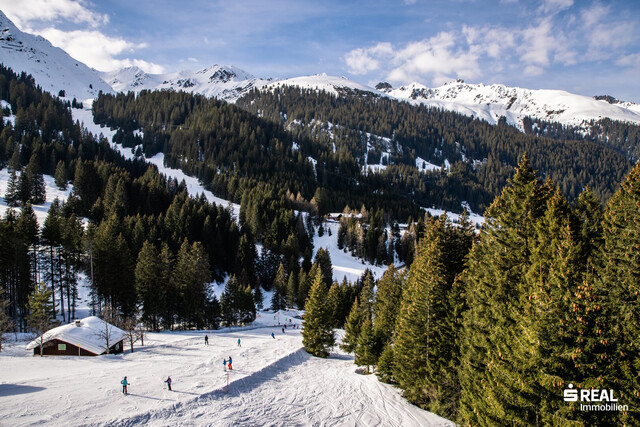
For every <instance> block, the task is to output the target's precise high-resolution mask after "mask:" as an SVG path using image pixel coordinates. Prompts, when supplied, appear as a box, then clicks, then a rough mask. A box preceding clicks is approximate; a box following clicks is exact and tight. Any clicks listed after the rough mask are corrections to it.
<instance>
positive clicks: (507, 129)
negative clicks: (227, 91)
mask: <svg viewBox="0 0 640 427" xmlns="http://www.w3.org/2000/svg"><path fill="white" fill-rule="evenodd" d="M0 98H2V100H4V101H6V102H7V103H8V104H9V105H10V111H4V112H3V114H4V115H5V116H9V115H11V116H14V117H15V118H14V120H13V121H7V122H5V120H2V121H0V164H1V165H2V167H3V168H4V167H7V168H8V170H9V173H10V182H9V185H8V187H9V188H8V189H7V192H6V194H4V195H3V197H4V198H5V200H6V202H7V204H8V205H9V206H11V207H12V209H9V210H8V211H7V214H6V215H5V216H4V217H3V218H2V219H1V220H0V241H1V242H2V244H1V245H0V285H1V286H2V288H3V289H2V290H0V308H2V309H3V310H2V317H1V318H0V325H2V326H3V328H4V329H9V328H13V329H15V330H21V331H24V330H27V329H28V328H29V326H30V324H28V321H27V319H29V318H30V317H29V316H30V315H32V314H33V313H32V311H35V310H34V305H33V304H34V303H33V301H36V299H35V297H34V295H36V296H38V297H40V299H44V300H46V301H47V302H46V305H45V306H46V307H47V308H46V311H49V312H50V315H51V318H54V317H56V316H57V317H59V318H62V320H63V321H64V322H69V321H70V320H71V319H73V318H74V317H75V313H74V310H75V307H76V306H77V297H78V289H77V286H78V281H79V278H80V276H81V275H84V276H85V277H87V280H88V281H89V282H90V283H91V286H92V290H93V295H92V299H93V301H94V305H95V310H96V312H101V311H103V312H105V313H106V312H115V313H116V317H119V318H120V319H121V321H123V322H124V320H125V319H128V320H133V321H134V322H142V323H143V324H144V325H146V327H147V328H148V329H152V330H160V329H174V328H195V329H205V328H217V327H219V326H221V325H237V324H243V323H248V322H251V321H253V320H254V319H255V317H256V310H257V309H259V308H261V307H262V305H269V306H271V307H272V309H273V310H278V309H282V308H289V307H295V308H299V309H304V310H306V318H305V329H304V331H303V344H304V346H305V347H306V348H307V350H308V351H309V352H310V353H312V354H314V355H316V356H319V357H327V356H329V355H330V351H331V348H332V347H333V346H334V345H335V344H336V343H335V337H334V333H333V330H334V329H335V328H343V329H344V337H343V339H342V340H341V342H340V346H341V347H342V349H343V350H345V351H347V352H353V354H354V361H355V363H356V364H357V365H359V366H361V367H362V368H361V369H362V371H363V373H369V372H373V373H375V374H376V375H377V376H378V379H379V380H380V381H384V382H387V383H390V384H394V385H396V386H397V387H399V388H400V389H401V390H402V392H403V395H404V397H405V398H406V399H408V400H409V401H411V402H412V403H414V404H415V405H418V406H420V407H422V408H424V409H427V410H429V411H432V412H434V413H436V414H439V415H441V416H443V417H445V418H448V419H450V420H453V421H456V422H458V423H460V424H462V425H523V426H528V425H585V426H589V425H616V424H617V425H640V342H638V337H639V336H640V331H639V330H638V328H639V326H638V325H640V300H639V297H638V295H639V292H640V289H639V287H640V284H639V281H638V277H639V275H640V251H639V250H638V248H640V210H639V209H638V207H640V166H638V165H635V166H633V162H634V161H635V159H636V158H637V152H638V151H637V150H638V147H637V143H636V142H637V141H636V140H637V136H635V135H637V130H636V129H635V127H633V126H629V128H628V129H627V131H625V130H623V125H622V124H620V123H608V122H606V121H601V122H599V123H594V124H593V129H592V132H591V134H590V135H582V136H581V135H579V134H578V133H577V132H575V131H574V130H572V129H562V128H558V127H556V126H555V125H553V124H542V123H538V124H537V125H536V126H535V127H533V125H532V124H531V123H530V125H531V126H528V127H527V126H525V132H520V131H518V130H517V129H515V128H513V127H511V126H508V125H506V123H500V124H498V125H497V126H491V125H489V124H488V123H485V122H481V121H478V120H473V119H471V118H467V117H463V116H460V115H458V114H455V113H450V112H444V111H440V110H431V109H427V108H425V107H415V106H411V105H409V104H406V103H401V102H397V101H391V100H389V99H386V98H378V97H373V96H365V95H364V94H362V93H357V92H352V93H343V94H341V96H333V95H330V94H325V93H322V92H315V91H304V90H299V89H290V88H289V89H287V88H277V89H274V90H273V91H271V92H258V91H254V92H251V93H249V94H248V95H246V96H245V97H244V98H242V99H240V100H239V101H238V103H237V105H229V104H226V103H223V102H220V101H217V100H214V99H207V98H205V97H202V96H198V95H192V94H186V93H182V92H173V91H155V92H149V91H142V92H141V93H139V94H137V95H136V94H133V93H129V94H122V93H121V94H117V95H109V94H101V95H100V96H99V97H98V98H97V99H96V100H95V101H94V104H93V109H94V119H95V121H96V123H99V124H103V125H106V126H110V127H112V128H114V129H118V130H117V133H116V135H115V137H114V141H113V142H117V143H119V144H122V145H123V146H125V147H128V148H131V149H132V150H133V151H134V152H135V153H136V157H135V160H126V159H125V158H124V157H122V156H121V155H120V154H119V152H118V151H116V150H115V149H114V148H112V145H111V144H110V142H111V141H107V140H105V139H104V138H102V139H100V138H96V136H94V135H92V134H90V133H88V132H87V131H86V130H85V129H83V128H82V127H81V125H80V124H79V123H77V122H74V121H73V118H72V114H71V110H72V108H74V107H75V106H77V101H75V100H74V101H73V102H71V103H70V102H67V101H63V100H61V99H59V98H57V97H55V96H52V95H50V94H48V93H47V92H43V91H42V90H41V89H40V88H39V87H37V86H36V85H35V83H34V81H33V79H32V78H31V77H30V76H28V75H25V74H21V75H16V74H14V73H13V72H12V71H11V70H9V69H6V68H4V67H0ZM525 125H526V124H525ZM544 126H547V129H548V132H544V133H539V132H538V131H537V130H534V129H542V128H543V127H544ZM527 129H528V131H527ZM625 132H626V135H627V137H625V136H624V135H625ZM160 152H162V153H164V155H165V162H166V165H167V166H170V167H174V168H180V169H182V170H184V171H185V172H186V173H188V174H191V175H193V176H196V177H198V178H199V179H200V181H201V182H202V183H203V184H204V186H205V187H206V188H208V189H210V190H211V191H212V192H213V193H214V194H216V195H217V196H219V197H223V198H226V199H228V200H231V201H234V202H237V203H240V206H241V210H240V212H239V213H237V214H238V218H237V220H236V219H235V218H234V216H233V215H232V213H231V211H230V209H229V208H228V207H227V206H218V205H215V204H213V203H209V202H208V201H207V200H206V198H205V197H204V196H201V197H190V196H189V195H188V192H187V189H186V185H185V184H184V183H181V182H177V181H176V180H171V179H167V178H165V176H164V175H162V174H160V173H159V172H158V170H157V168H156V167H155V166H152V165H150V164H148V163H146V162H145V161H144V157H150V156H153V155H155V154H157V153H160ZM418 157H420V158H422V159H424V160H425V161H428V162H431V163H434V164H442V165H444V164H445V163H447V162H448V163H449V166H448V167H447V168H442V169H440V170H437V171H432V172H419V171H418V170H417V168H416V167H415V165H416V160H417V158H418ZM310 159H312V160H313V161H311V160H310ZM445 160H446V162H445ZM367 164H382V165H384V166H386V169H383V170H380V171H378V172H367V171H366V168H364V166H366V165H367ZM43 175H49V176H53V177H55V182H56V185H57V186H58V187H59V188H61V189H64V188H66V187H67V186H69V185H71V186H72V188H73V190H72V191H71V194H70V195H69V197H68V199H67V200H66V201H64V202H62V201H56V202H54V203H52V205H51V207H50V209H49V212H48V215H47V218H46V220H45V221H44V223H43V224H42V225H39V224H38V222H37V220H36V217H35V214H34V211H33V207H32V205H34V204H39V203H41V202H42V200H43V199H44V196H45V195H44V185H43V179H44V178H43ZM462 202H467V203H468V204H469V206H471V208H472V209H473V210H474V211H476V212H484V217H485V223H484V225H483V226H482V227H481V228H480V229H476V228H475V227H474V226H472V225H471V223H470V221H469V217H468V213H467V212H465V213H463V214H462V215H461V220H460V221H459V223H457V224H452V223H451V222H449V221H448V220H446V218H445V217H444V216H441V217H439V218H432V217H431V216H429V215H428V214H426V215H425V214H424V213H423V211H422V210H421V207H426V206H437V207H440V208H448V209H452V210H455V211H460V210H462V208H461V203H462ZM330 212H342V213H343V215H342V216H341V217H340V219H339V221H340V225H339V232H338V233H337V235H335V236H332V238H335V239H336V241H337V244H338V247H339V248H340V249H343V250H344V251H350V252H351V253H352V254H353V255H354V256H357V257H358V258H360V259H362V260H366V261H368V262H369V263H371V264H376V265H390V266H389V268H388V269H387V270H386V272H385V273H384V275H383V276H382V277H381V278H379V279H377V280H376V278H374V276H373V274H372V273H371V271H366V272H365V273H364V274H363V276H362V277H361V278H360V279H359V280H358V281H356V282H355V283H350V282H348V281H347V280H346V279H345V280H344V281H342V283H339V282H337V281H334V280H333V274H332V264H331V255H330V254H329V252H328V251H327V250H325V249H324V248H319V249H318V250H317V251H315V253H316V255H315V256H313V254H314V247H313V236H314V234H315V233H318V234H319V235H320V234H321V233H324V232H325V230H324V228H323V224H322V218H323V216H324V215H326V214H328V213H330ZM400 223H403V224H406V227H403V230H401V228H400V225H399V224H400ZM394 263H395V264H396V266H395V267H394V265H393V264H394ZM223 279H226V288H225V291H224V293H223V294H222V296H221V297H220V299H218V298H216V297H215V296H214V295H212V294H211V293H210V289H209V284H210V283H211V282H212V281H214V280H218V281H221V280H223ZM43 284H44V285H43ZM263 290H268V291H271V290H273V293H272V294H273V298H272V300H271V301H269V302H266V301H263V296H262V292H263ZM43 304H44V303H43ZM569 384H572V386H575V387H576V388H578V389H611V390H614V391H615V393H616V397H617V398H618V400H619V403H620V404H621V405H626V406H627V407H628V409H627V410H623V411H617V412H601V411H581V410H580V409H579V405H580V402H565V401H564V400H563V398H562V396H563V390H565V389H566V388H567V387H568V386H569Z"/></svg>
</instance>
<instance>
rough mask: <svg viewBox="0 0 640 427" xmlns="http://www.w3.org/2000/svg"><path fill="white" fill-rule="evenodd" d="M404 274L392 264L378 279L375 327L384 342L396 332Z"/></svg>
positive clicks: (389, 339)
mask: <svg viewBox="0 0 640 427" xmlns="http://www.w3.org/2000/svg"><path fill="white" fill-rule="evenodd" d="M402 287H403V274H402V273H400V272H398V270H396V269H395V267H394V266H393V265H390V266H389V268H388V269H387V271H385V272H384V274H383V275H382V278H381V279H380V280H379V281H378V291H377V292H376V298H375V302H374V305H373V312H374V316H373V317H374V329H375V331H376V332H377V333H378V334H379V335H380V336H381V338H382V340H383V341H384V343H385V344H386V343H388V342H390V341H391V338H392V336H393V334H394V332H395V324H396V317H397V315H398V312H399V311H400V303H401V301H402Z"/></svg>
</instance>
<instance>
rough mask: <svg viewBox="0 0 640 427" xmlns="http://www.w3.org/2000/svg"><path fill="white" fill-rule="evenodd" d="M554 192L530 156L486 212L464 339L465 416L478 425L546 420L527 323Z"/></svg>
mask: <svg viewBox="0 0 640 427" xmlns="http://www.w3.org/2000/svg"><path fill="white" fill-rule="evenodd" d="M547 194H548V189H547V188H545V187H543V186H542V184H541V183H540V182H539V180H538V178H537V176H536V174H535V172H534V171H533V169H532V168H531V166H530V164H529V161H528V158H527V157H526V156H524V157H523V158H522V160H521V162H520V164H519V167H518V169H517V170H516V174H515V175H514V177H513V178H512V179H511V181H510V185H509V186H508V187H506V188H505V189H504V190H503V192H502V194H501V195H500V197H498V198H497V199H496V200H495V201H494V202H493V204H492V205H491V207H490V208H489V209H488V210H487V211H486V212H485V226H484V228H483V229H482V231H481V234H480V239H479V242H478V243H477V244H475V245H474V247H473V249H472V250H471V253H470V255H469V259H468V261H467V269H466V271H465V273H464V275H463V278H462V284H463V285H464V287H465V288H466V291H465V295H466V305H467V306H468V310H466V311H465V313H464V318H463V324H462V327H463V331H462V333H461V337H460V347H461V348H460V354H461V359H460V369H459V382H460V387H461V400H460V419H461V421H463V422H464V423H469V424H474V425H492V424H496V423H497V424H500V423H509V424H512V425H531V424H535V423H536V422H538V416H537V412H538V406H537V405H538V404H539V397H538V396H537V394H536V390H533V389H532V387H531V382H530V381H531V380H530V379H531V378H533V377H534V376H535V372H532V371H531V369H530V368H531V366H530V365H529V364H526V365H519V364H518V363H519V362H520V361H521V355H522V354H524V351H523V350H524V349H523V348H522V347H521V343H522V340H521V333H522V330H521V329H520V324H519V321H520V319H521V318H522V311H523V306H522V304H523V300H524V299H525V298H526V297H527V296H528V295H527V294H526V293H525V289H526V285H525V284H524V275H525V274H526V272H527V271H528V270H529V268H530V266H531V260H530V254H531V251H532V250H533V248H534V246H535V244H536V224H537V222H538V221H539V219H540V218H541V217H542V215H543V214H544V212H545V208H546V198H547Z"/></svg>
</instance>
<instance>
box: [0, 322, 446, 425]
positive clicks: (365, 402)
mask: <svg viewBox="0 0 640 427" xmlns="http://www.w3.org/2000/svg"><path fill="white" fill-rule="evenodd" d="M260 315H261V317H260V318H258V319H257V322H256V323H257V325H256V326H259V327H257V328H254V329H249V328H247V329H244V330H242V329H236V330H229V329H223V330H220V331H213V333H211V331H189V332H165V333H149V334H148V335H147V338H146V339H145V346H144V347H137V346H136V349H135V352H134V353H130V351H129V350H128V349H127V351H126V352H125V353H123V354H120V355H109V356H100V357H82V358H78V357H72V356H64V357H43V358H40V357H31V356H30V352H28V351H27V350H26V349H25V348H24V346H25V343H26V340H23V341H20V342H16V343H6V344H5V345H3V351H2V353H0V363H1V364H2V366H3V375H2V378H1V379H0V402H1V403H2V404H1V405H0V420H2V425H11V426H25V425H34V424H46V425H51V426H69V425H72V426H74V425H90V426H99V425H100V426H101V425H119V426H134V425H150V426H167V425H182V426H191V425H214V426H232V425H233V426H254V425H282V426H290V425H359V426H360V425H361V426H380V425H384V426H398V427H400V426H402V427H405V426H429V425H454V424H453V423H451V422H448V421H447V420H445V419H443V418H440V417H438V416H436V415H434V414H432V413H429V412H426V411H423V410H421V409H419V408H417V407H415V406H413V405H411V404H409V403H408V402H406V401H405V400H404V399H402V397H401V396H400V392H399V390H398V389H395V388H394V387H392V386H389V385H387V384H383V383H380V382H379V381H378V380H377V378H376V377H375V376H374V375H360V374H358V373H356V366H355V365H354V364H353V357H352V356H350V355H347V354H344V353H342V352H340V351H337V352H335V353H332V355H331V357H330V358H328V359H319V358H315V357H312V356H310V355H309V354H307V353H306V352H305V351H304V350H303V349H302V340H301V334H300V330H299V329H296V330H292V329H291V328H288V329H287V330H286V332H285V333H284V334H283V333H282V331H281V328H280V327H278V326H275V327H274V326H273V322H274V320H275V319H273V316H274V314H273V313H265V312H263V313H261V314H260ZM280 320H281V321H282V322H284V321H285V316H283V317H281V319H280ZM293 322H300V320H299V319H292V322H291V323H293ZM291 323H288V324H291ZM272 332H273V333H274V334H275V339H273V338H272V337H271V333H272ZM205 333H207V334H209V343H210V345H208V346H205V345H204V335H205ZM238 338H240V339H241V344H242V347H238V346H237V339H238ZM229 356H231V357H232V358H233V367H234V369H233V371H230V372H229V391H228V392H227V389H226V386H227V372H225V370H224V369H223V366H222V361H223V359H226V358H228V357H229ZM125 375H126V376H127V377H128V381H129V382H130V384H131V385H130V386H129V393H130V394H129V395H128V396H124V395H123V394H122V393H121V390H120V388H121V387H120V380H121V379H122V377H123V376H125ZM168 375H170V376H171V378H172V380H173V391H171V392H170V391H168V390H167V389H166V386H165V384H164V380H166V378H167V376H168Z"/></svg>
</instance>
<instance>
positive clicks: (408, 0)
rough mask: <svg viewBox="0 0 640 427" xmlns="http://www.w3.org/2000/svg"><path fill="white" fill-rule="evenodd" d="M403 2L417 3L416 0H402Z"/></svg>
mask: <svg viewBox="0 0 640 427" xmlns="http://www.w3.org/2000/svg"><path fill="white" fill-rule="evenodd" d="M402 3H404V4H408V5H412V4H416V0H402Z"/></svg>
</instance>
